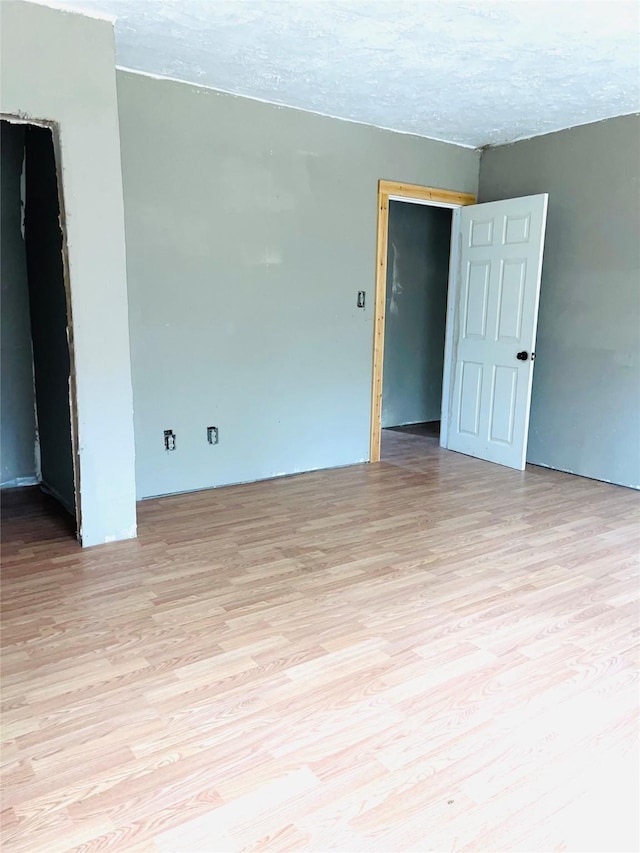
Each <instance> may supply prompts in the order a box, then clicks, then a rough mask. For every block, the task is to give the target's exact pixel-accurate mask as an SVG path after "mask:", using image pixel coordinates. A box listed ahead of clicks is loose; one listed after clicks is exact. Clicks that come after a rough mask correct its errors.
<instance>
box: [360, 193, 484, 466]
mask: <svg viewBox="0 0 640 853" xmlns="http://www.w3.org/2000/svg"><path fill="white" fill-rule="evenodd" d="M378 197H379V210H378V254H377V276H376V314H375V331H374V359H373V394H372V413H371V450H370V459H371V461H372V462H376V461H379V460H380V458H381V447H382V434H383V430H384V431H386V432H385V444H388V445H389V446H390V453H391V455H393V453H394V445H395V442H394V441H393V439H394V434H398V433H405V434H406V433H409V434H412V435H418V436H422V437H423V438H425V439H426V440H427V441H428V442H430V443H431V444H433V443H434V442H435V443H439V441H440V419H441V412H442V402H443V398H444V399H446V398H447V397H448V390H449V389H448V387H447V383H446V382H445V381H444V380H445V379H446V371H445V370H444V367H445V346H446V342H445V329H446V324H447V314H448V311H449V310H450V306H449V307H448V304H447V300H448V293H449V279H450V268H451V265H452V257H453V255H452V252H453V251H454V250H455V247H454V246H452V243H451V238H452V232H453V228H454V224H455V211H456V210H457V209H458V208H459V207H461V206H462V205H466V204H474V203H475V200H476V199H475V196H473V195H470V194H466V193H458V192H454V191H450V190H439V189H434V188H431V187H420V186H415V185H410V184H395V183H393V182H391V181H380V183H379V191H378Z"/></svg>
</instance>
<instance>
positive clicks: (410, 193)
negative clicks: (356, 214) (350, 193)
mask: <svg viewBox="0 0 640 853" xmlns="http://www.w3.org/2000/svg"><path fill="white" fill-rule="evenodd" d="M389 201H407V202H416V203H418V204H426V205H430V206H433V207H447V208H450V209H452V210H456V209H458V208H460V207H463V206H464V205H467V204H475V203H476V196H475V195H472V194H471V193H463V192H458V191H456V190H443V189H438V188H436V187H423V186H419V185H418V184H404V183H396V182H395V181H386V180H380V181H378V228H377V234H378V236H377V244H376V286H375V288H376V289H375V305H374V319H373V376H372V384H371V434H370V447H369V461H370V462H379V461H380V441H381V436H382V368H383V362H384V322H385V309H386V298H387V247H388V238H389ZM452 248H453V247H452ZM450 272H451V271H450ZM450 280H451V278H450Z"/></svg>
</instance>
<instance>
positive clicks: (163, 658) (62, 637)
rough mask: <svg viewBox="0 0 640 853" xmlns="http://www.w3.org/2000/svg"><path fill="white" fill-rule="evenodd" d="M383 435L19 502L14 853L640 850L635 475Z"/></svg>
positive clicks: (8, 686)
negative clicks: (239, 471)
mask: <svg viewBox="0 0 640 853" xmlns="http://www.w3.org/2000/svg"><path fill="white" fill-rule="evenodd" d="M383 453H384V459H385V461H384V462H382V463H380V464H377V465H370V466H369V465H361V466H355V467H352V468H344V469H339V470H333V471H322V472H317V473H311V474H304V475H300V476H297V477H291V478H285V479H280V480H274V481H271V482H262V483H255V484H251V485H244V486H236V487H230V488H225V489H219V490H214V491H208V492H200V493H197V494H190V495H181V496H176V497H167V498H162V499H157V500H152V501H146V502H144V503H142V504H140V505H139V533H140V535H139V538H138V539H137V540H135V541H132V542H124V543H116V544H113V545H109V546H102V547H99V548H95V549H90V550H87V551H82V550H80V549H79V547H78V546H77V545H76V543H75V542H74V541H73V539H72V538H71V537H70V536H69V532H68V530H66V529H65V528H64V525H61V524H59V523H55V522H54V523H52V522H51V520H50V519H48V517H47V515H46V512H45V508H43V507H40V508H39V509H38V508H37V507H36V508H35V509H34V508H32V509H31V510H29V508H28V507H27V506H25V507H23V509H22V511H20V512H18V511H15V505H14V511H9V512H7V513H5V517H4V520H3V548H2V563H3V577H2V629H3V644H2V733H3V750H2V774H3V775H2V815H1V817H2V838H3V848H2V849H3V850H4V851H6V853H23V851H24V853H39V851H42V853H57V851H68V850H77V851H86V853H89V851H105V850H106V851H111V850H128V851H134V853H135V851H138V853H142V851H175V853H178V852H179V853H186V851H223V850H224V851H227V850H229V851H241V850H256V851H257V850H261V851H285V850H291V851H302V850H314V851H324V850H342V851H369V850H376V851H401V850H420V851H424V850H603V851H604V850H607V851H609V850H637V849H638V847H639V845H640V837H639V832H638V826H639V814H638V803H640V796H639V791H638V779H639V775H640V774H639V755H638V695H639V679H638V671H639V667H638V662H639V648H640V632H639V619H638V614H639V611H638V593H639V583H638V568H639V566H638V562H639V561H638V552H639V537H638V532H639V516H638V503H639V496H638V494H637V493H635V492H633V491H630V490H628V489H623V488H618V487H615V486H610V485H606V484H603V483H598V482H593V481H590V480H586V479H581V478H578V477H572V476H570V475H565V474H561V473H557V472H553V471H547V470H544V469H541V468H533V467H530V468H528V469H527V471H525V472H516V471H511V470H509V469H505V468H500V467H498V466H495V465H491V464H490V463H486V462H481V461H477V460H474V459H470V458H467V457H465V456H462V455H459V454H455V453H449V452H446V451H442V450H440V448H438V447H437V444H436V442H435V441H434V440H433V439H424V438H421V437H420V436H415V435H411V434H408V433H402V432H392V433H385V434H384V447H383Z"/></svg>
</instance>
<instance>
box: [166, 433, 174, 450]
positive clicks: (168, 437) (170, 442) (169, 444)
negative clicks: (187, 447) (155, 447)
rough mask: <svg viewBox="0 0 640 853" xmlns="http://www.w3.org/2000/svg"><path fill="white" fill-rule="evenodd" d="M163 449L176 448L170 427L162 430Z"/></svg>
mask: <svg viewBox="0 0 640 853" xmlns="http://www.w3.org/2000/svg"><path fill="white" fill-rule="evenodd" d="M164 449H165V450H175V449H176V434H175V433H174V431H173V430H172V429H165V431H164Z"/></svg>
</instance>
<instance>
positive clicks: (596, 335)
mask: <svg viewBox="0 0 640 853" xmlns="http://www.w3.org/2000/svg"><path fill="white" fill-rule="evenodd" d="M639 171H640V117H638V116H624V117H620V118H614V119H609V120H607V121H603V122H599V123H597V124H591V125H585V126H583V127H576V128H572V129H570V130H565V131H561V132H559V133H553V134H549V135H546V136H541V137H537V138H535V139H531V140H526V141H523V142H517V143H515V144H513V145H509V146H504V147H500V148H496V149H489V150H487V151H485V152H484V153H483V156H482V161H481V169H480V201H492V200H494V199H500V198H511V197H515V196H520V195H528V194H531V193H540V192H548V193H549V218H548V225H547V238H546V247H545V254H544V264H543V275H542V290H541V297H540V315H539V327H538V343H537V347H536V367H535V372H534V380H533V397H532V407H531V426H530V430H529V452H528V456H527V459H528V461H529V462H532V463H534V464H538V465H546V466H549V467H552V468H559V469H560V470H563V471H570V472H572V473H575V474H582V475H584V476H586V477H593V478H596V479H599V480H606V481H610V482H613V483H619V484H620V485H625V486H633V487H635V488H638V487H639V485H640V239H639V235H640V177H639Z"/></svg>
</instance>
